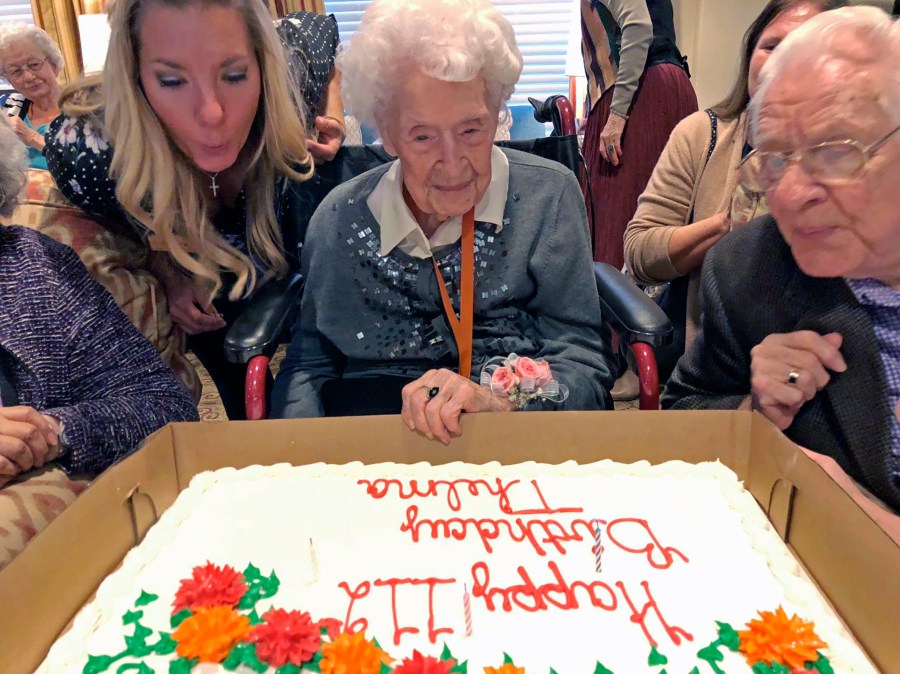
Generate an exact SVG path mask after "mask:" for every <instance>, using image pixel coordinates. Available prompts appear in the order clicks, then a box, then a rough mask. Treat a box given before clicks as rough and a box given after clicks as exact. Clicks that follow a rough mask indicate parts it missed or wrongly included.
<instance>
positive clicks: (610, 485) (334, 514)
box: [38, 461, 876, 674]
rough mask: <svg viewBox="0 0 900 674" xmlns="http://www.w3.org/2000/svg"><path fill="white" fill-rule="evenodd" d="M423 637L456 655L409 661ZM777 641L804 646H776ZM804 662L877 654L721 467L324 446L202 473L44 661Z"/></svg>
mask: <svg viewBox="0 0 900 674" xmlns="http://www.w3.org/2000/svg"><path fill="white" fill-rule="evenodd" d="M597 532H599V534H598V533H597ZM598 536H599V539H600V547H601V552H600V555H599V559H598V558H597V554H596V539H597V537H598ZM196 567H205V568H204V569H198V570H197V572H196V574H197V575H196V576H195V578H194V580H189V579H191V578H192V571H193V570H194V569H195V568H196ZM214 567H215V568H214ZM256 570H259V571H260V572H261V573H259V574H257V573H256ZM273 574H274V575H273ZM276 578H277V581H276ZM183 581H185V582H183ZM251 595H252V596H251ZM213 605H215V606H213ZM270 609H283V610H284V611H281V612H279V611H270ZM780 609H783V612H782V611H781V610H780ZM285 611H286V612H291V613H285ZM304 612H308V614H309V615H308V616H305V615H304ZM759 612H763V617H761V616H760V615H759ZM795 614H796V616H797V617H796V618H794V619H793V620H791V618H792V617H793V616H794V615H795ZM326 618H333V619H336V620H337V621H340V622H341V623H342V627H341V628H340V629H337V626H336V624H335V623H333V622H332V623H319V621H320V620H322V619H326ZM754 620H755V621H756V622H755V623H754V627H753V629H749V628H748V623H751V621H754ZM204 621H205V622H204ZM216 621H218V622H216ZM279 621H280V622H279ZM810 623H814V628H813V627H812V626H811V625H810ZM298 626H299V627H298ZM303 626H305V628H306V630H307V631H306V633H302V629H301V628H303ZM326 626H330V627H331V630H330V631H329V630H326V629H325V627H326ZM266 630H268V632H267V631H266ZM211 631H212V633H211ZM813 632H814V634H813ZM301 633H302V634H301ZM304 634H305V636H304ZM351 634H353V636H351ZM320 635H321V637H320ZM292 639H293V641H292ZM303 639H306V641H304V642H303V644H305V645H303V644H301V643H300V642H301V641H303ZM319 639H320V640H321V643H320V641H319ZM822 642H824V644H827V646H826V645H824V644H823V643H822ZM767 644H768V646H767ZM354 649H355V650H354ZM367 649H368V650H367ZM767 649H768V650H767ZM414 651H417V652H418V653H419V654H421V656H431V657H433V658H435V659H440V658H443V660H444V663H438V664H435V663H434V662H433V661H432V668H431V669H428V668H427V667H425V666H424V665H422V663H423V662H428V659H427V657H420V656H417V659H416V660H415V661H414V662H415V663H418V664H410V662H411V660H409V659H411V658H412V656H413V654H414ZM776 651H777V652H778V653H780V654H781V656H779V657H782V656H783V657H785V658H787V660H786V664H784V665H778V666H775V665H772V664H771V663H770V662H767V661H766V659H769V660H771V659H772V657H773V655H772V653H775V652H776ZM273 653H274V655H273ZM373 653H374V654H375V656H377V659H376V661H375V664H374V665H372V664H371V658H372V657H374V656H373ZM199 654H202V655H199ZM354 654H355V655H354ZM351 656H352V657H356V658H357V659H356V660H353V659H352V657H351ZM366 657H369V660H366ZM754 657H759V658H762V660H760V661H761V662H763V664H764V665H766V666H767V667H769V668H768V669H756V670H754V669H752V667H751V664H750V662H753V658H754ZM291 658H294V659H291ZM298 658H301V659H302V658H306V661H305V663H304V664H302V666H300V661H299V660H298ZM341 658H344V659H343V660H341ZM347 658H350V659H349V660H348V659H347ZM450 658H452V659H453V664H452V665H451V663H450ZM792 658H793V661H797V658H800V661H799V663H800V666H799V667H797V666H795V664H796V662H793V661H792ZM404 661H405V662H404ZM804 661H805V662H809V663H810V665H809V667H813V666H814V667H815V670H816V671H819V672H822V673H824V672H828V671H831V669H828V667H829V665H828V662H830V667H831V668H833V671H834V672H838V673H840V674H863V673H871V672H875V671H876V670H875V669H874V667H873V666H872V665H871V664H870V663H869V661H868V659H867V658H866V656H865V655H864V654H863V652H862V651H861V650H860V649H859V647H858V646H857V645H856V644H855V642H854V641H853V639H852V637H851V636H850V635H849V634H848V633H847V632H846V630H845V629H844V628H843V626H842V624H841V623H840V621H839V620H838V618H837V617H836V615H835V614H834V612H833V611H832V609H831V608H830V607H829V606H828V604H827V602H826V601H825V600H824V598H823V597H822V596H821V594H820V593H819V592H818V591H817V590H816V588H815V587H814V586H813V584H812V583H811V582H810V581H809V580H808V579H807V578H806V576H805V575H804V573H803V572H802V570H801V568H800V567H799V565H798V563H797V562H796V561H795V559H794V558H793V556H792V555H791V554H790V552H789V551H788V550H787V548H786V547H785V545H784V544H783V543H782V541H781V540H780V538H779V537H778V535H777V534H776V532H775V531H774V530H773V529H772V528H771V526H770V524H769V522H768V520H767V519H766V518H765V516H764V515H763V513H762V512H761V510H760V509H759V507H758V506H757V504H756V502H755V501H754V499H753V498H752V496H751V495H750V494H749V493H748V492H747V491H745V490H744V489H743V487H742V486H741V484H740V482H739V481H738V480H737V478H736V476H735V475H734V473H732V472H731V471H730V470H728V469H727V468H725V467H723V466H721V465H720V464H716V463H706V464H699V465H691V464H686V463H682V462H669V463H666V464H664V465H660V466H650V465H649V464H647V463H646V462H640V463H635V464H631V465H623V464H616V463H613V462H609V461H602V462H598V463H594V464H590V465H578V464H575V463H573V462H569V463H566V464H562V465H558V466H557V465H543V464H534V463H529V464H521V465H514V466H501V465H499V464H496V463H493V464H486V465H483V466H482V465H470V464H462V463H454V464H448V465H441V466H432V465H427V464H416V465H410V466H407V465H396V464H377V465H363V464H349V465H345V466H334V465H326V464H314V465H309V466H302V467H292V466H288V465H277V466H267V467H263V466H255V467H252V468H247V469H244V470H234V469H225V470H219V471H215V472H211V473H203V474H200V475H198V476H196V477H195V478H194V480H193V481H192V482H191V485H190V487H189V488H188V489H186V490H185V491H184V492H183V493H182V494H181V495H180V496H179V497H178V499H177V500H176V502H175V503H174V505H173V506H172V507H171V508H169V510H167V511H166V512H165V513H164V514H163V516H162V517H161V518H160V521H159V522H158V523H157V524H156V525H155V526H153V527H152V528H151V530H150V531H149V532H148V534H147V536H146V538H145V540H144V541H143V542H142V544H141V545H140V546H138V547H137V548H135V549H134V550H132V551H131V552H129V554H128V555H127V556H126V558H125V560H124V561H123V563H122V565H121V567H120V568H119V569H118V570H116V571H115V572H114V573H112V574H111V575H110V576H109V577H108V578H107V579H106V580H105V581H104V582H103V584H102V585H101V586H100V588H99V590H98V591H97V594H96V598H95V599H94V600H93V601H92V602H91V603H90V604H89V605H87V606H86V607H84V609H82V611H81V612H80V613H79V614H78V615H77V617H76V618H75V620H74V622H73V625H72V628H71V629H70V630H69V631H68V632H67V633H66V634H65V635H64V636H63V637H61V638H60V639H59V640H58V641H57V643H56V644H55V645H54V646H53V648H52V649H51V651H50V653H49V654H48V656H47V658H46V660H45V661H44V663H43V664H42V666H41V668H40V669H39V670H38V671H39V672H41V673H42V674H61V673H65V674H68V673H70V672H71V673H76V672H92V673H99V672H106V671H109V672H122V671H126V672H132V671H135V672H157V673H159V674H162V673H178V672H187V671H195V672H197V671H199V672H204V673H206V672H220V671H228V670H235V671H239V672H251V671H267V672H278V673H279V674H290V673H296V672H301V671H304V672H305V671H315V672H319V671H321V672H323V674H332V673H333V674H339V673H340V672H345V673H346V674H367V673H368V672H370V671H371V672H373V674H377V673H379V672H389V671H394V668H396V671H397V672H398V673H401V672H403V673H413V672H418V673H420V674H421V673H423V672H433V673H435V674H441V673H445V672H450V671H453V672H466V671H468V672H478V673H479V674H480V672H482V671H488V672H491V673H493V672H495V671H496V672H502V673H503V674H507V673H509V674H512V673H514V672H527V673H528V674H547V673H548V672H556V673H557V674H592V673H593V674H597V673H604V672H612V673H615V674H643V673H644V672H653V673H655V674H659V673H660V672H664V671H665V672H668V673H669V674H688V673H689V672H697V673H698V674H699V673H702V674H706V673H708V672H724V673H726V674H749V673H750V672H752V671H758V672H773V673H776V672H785V673H786V672H792V671H794V670H802V669H803V666H804ZM216 662H218V664H216ZM366 662H369V664H365V663H366ZM504 662H505V663H506V664H505V665H504ZM792 662H793V664H792ZM128 663H132V664H133V665H134V666H132V667H129V668H125V669H122V667H123V666H124V665H126V664H128ZM267 663H268V664H267ZM292 663H294V664H292ZM348 663H349V664H348ZM354 663H355V664H354ZM813 663H815V664H814V665H813ZM342 665H343V666H344V669H341V666H342ZM141 667H143V669H141ZM192 667H193V670H192ZM779 667H781V668H780V669H779ZM254 668H255V669H254ZM451 668H452V669H451ZM485 668H488V669H487V670H485ZM492 668H493V669H492ZM695 668H696V669H695Z"/></svg>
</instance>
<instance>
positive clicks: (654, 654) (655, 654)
mask: <svg viewBox="0 0 900 674" xmlns="http://www.w3.org/2000/svg"><path fill="white" fill-rule="evenodd" d="M668 662H669V658H667V657H666V656H665V655H663V654H662V653H660V652H659V651H658V650H656V646H651V647H650V657H648V658H647V664H648V665H651V666H653V665H665V664H667V663H668Z"/></svg>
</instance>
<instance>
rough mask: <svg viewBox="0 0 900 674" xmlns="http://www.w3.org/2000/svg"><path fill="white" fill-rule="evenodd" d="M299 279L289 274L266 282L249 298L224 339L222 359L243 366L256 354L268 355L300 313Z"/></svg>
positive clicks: (300, 282) (301, 292)
mask: <svg viewBox="0 0 900 674" xmlns="http://www.w3.org/2000/svg"><path fill="white" fill-rule="evenodd" d="M302 295H303V277H302V276H300V275H299V274H289V275H288V276H285V277H284V278H282V279H276V280H274V281H269V282H268V283H266V284H265V285H264V286H263V287H262V288H260V289H259V291H257V293H256V294H255V295H254V296H253V297H252V298H251V300H250V302H249V303H248V304H247V306H246V308H245V309H244V310H243V311H242V312H241V315H240V316H238V317H237V319H236V320H235V321H234V322H233V323H232V324H231V326H230V327H229V328H228V333H227V334H226V335H225V347H224V348H225V357H226V358H227V359H228V361H229V362H231V363H246V362H248V361H249V360H250V359H251V358H253V357H254V356H258V355H260V354H268V355H271V353H272V352H274V351H275V349H276V348H277V346H278V343H279V341H280V339H281V336H282V334H283V333H284V332H285V330H286V329H288V328H290V326H291V325H292V324H293V322H294V319H295V318H296V317H297V312H298V311H299V310H300V297H301V296H302Z"/></svg>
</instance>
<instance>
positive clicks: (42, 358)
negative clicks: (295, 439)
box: [0, 227, 197, 472]
mask: <svg viewBox="0 0 900 674" xmlns="http://www.w3.org/2000/svg"><path fill="white" fill-rule="evenodd" d="M0 349H2V351H0V357H2V358H5V359H6V360H7V363H6V365H7V368H6V369H7V371H8V372H9V373H10V378H11V379H12V384H13V387H14V388H15V392H16V397H17V398H18V404H19V405H28V406H31V407H34V408H35V409H37V410H38V411H40V412H43V413H45V414H49V415H51V416H54V417H56V418H58V419H60V420H61V421H62V422H63V424H64V429H63V434H62V443H63V447H64V450H65V453H64V456H63V457H62V458H61V459H60V460H59V463H60V464H61V465H62V466H63V467H64V468H66V469H67V470H69V471H72V472H97V471H100V470H103V469H104V468H106V467H107V466H109V465H110V464H112V463H113V462H114V461H116V460H117V459H120V458H122V457H123V456H125V455H127V454H129V453H131V452H133V451H134V450H135V449H137V447H138V445H139V444H140V442H141V441H142V440H143V439H144V438H146V437H147V435H149V434H150V433H152V432H153V431H155V430H157V429H158V428H161V427H162V426H164V425H165V424H167V423H169V422H170V421H194V420H196V419H197V408H196V405H194V403H193V400H192V399H191V397H190V395H188V392H187V391H186V390H185V389H184V388H183V387H182V386H181V384H180V383H179V382H178V380H177V379H176V378H175V375H174V374H173V373H172V371H171V370H170V369H169V368H168V367H167V366H166V365H165V364H164V363H163V362H162V361H161V360H160V358H159V356H158V355H157V353H156V351H155V350H154V348H153V346H152V345H151V344H150V342H148V341H147V340H146V339H144V337H143V336H142V335H141V334H140V333H138V331H137V330H136V329H135V328H134V326H133V325H132V324H131V323H130V322H129V321H128V318H127V317H126V316H125V314H123V313H122V312H121V311H120V310H119V308H118V307H117V306H116V304H115V302H114V301H113V298H112V296H111V295H110V294H109V293H108V292H107V291H106V290H105V289H104V288H103V287H101V286H100V285H99V284H98V283H96V282H95V281H94V280H93V279H92V278H91V277H90V276H89V275H88V273H87V270H86V269H85V267H84V265H83V264H82V262H81V260H80V259H79V258H78V256H77V255H76V254H75V253H74V252H73V251H72V250H71V249H70V248H68V247H66V246H64V245H62V244H60V243H57V242H55V241H53V240H52V239H49V238H48V237H46V236H44V235H42V234H39V233H37V232H35V231H32V230H29V229H25V228H22V227H0ZM12 402H13V401H8V400H4V404H11V403H12Z"/></svg>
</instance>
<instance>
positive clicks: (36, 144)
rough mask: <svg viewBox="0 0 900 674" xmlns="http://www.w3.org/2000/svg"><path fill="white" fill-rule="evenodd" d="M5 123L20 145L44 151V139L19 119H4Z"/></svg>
mask: <svg viewBox="0 0 900 674" xmlns="http://www.w3.org/2000/svg"><path fill="white" fill-rule="evenodd" d="M6 121H7V123H8V124H9V126H10V128H12V130H13V131H14V132H15V134H16V136H17V137H18V138H19V140H20V141H22V143H24V144H25V145H27V146H28V147H31V148H34V149H35V150H43V149H44V137H43V136H42V135H41V134H39V133H38V132H37V131H35V130H34V129H32V128H31V127H30V126H28V125H27V124H26V123H25V122H24V121H23V120H22V118H21V117H6Z"/></svg>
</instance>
